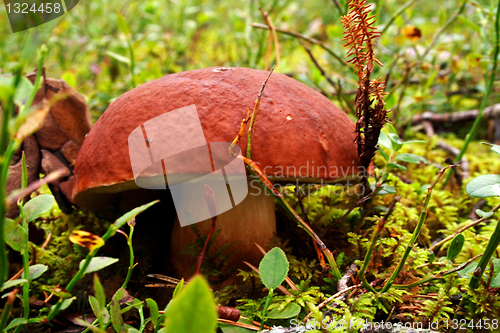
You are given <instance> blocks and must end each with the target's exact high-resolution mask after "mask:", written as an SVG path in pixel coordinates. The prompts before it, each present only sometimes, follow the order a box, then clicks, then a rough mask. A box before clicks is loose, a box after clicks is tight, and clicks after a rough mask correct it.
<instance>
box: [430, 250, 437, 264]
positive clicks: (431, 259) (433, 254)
mask: <svg viewBox="0 0 500 333" xmlns="http://www.w3.org/2000/svg"><path fill="white" fill-rule="evenodd" d="M435 259H436V254H435V253H434V252H433V251H430V250H429V262H430V263H431V264H432V263H433V262H434V260H435Z"/></svg>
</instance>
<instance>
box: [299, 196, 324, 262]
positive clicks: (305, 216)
mask: <svg viewBox="0 0 500 333" xmlns="http://www.w3.org/2000/svg"><path fill="white" fill-rule="evenodd" d="M295 195H296V196H297V202H298V203H299V207H300V210H301V211H302V214H303V215H304V221H305V222H306V223H307V224H311V222H310V221H309V217H308V216H307V212H306V208H305V207H304V203H303V202H302V198H301V197H300V191H299V187H298V186H297V187H296V188H295ZM313 244H314V248H315V249H316V254H317V255H318V260H319V263H320V265H321V268H326V262H325V257H324V256H323V252H321V249H320V248H319V246H318V244H317V243H316V242H313Z"/></svg>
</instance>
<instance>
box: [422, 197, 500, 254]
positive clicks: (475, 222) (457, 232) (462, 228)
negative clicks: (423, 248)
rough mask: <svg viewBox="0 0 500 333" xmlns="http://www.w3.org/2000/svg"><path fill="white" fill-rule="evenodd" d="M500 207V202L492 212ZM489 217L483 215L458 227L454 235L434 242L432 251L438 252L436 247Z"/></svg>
mask: <svg viewBox="0 0 500 333" xmlns="http://www.w3.org/2000/svg"><path fill="white" fill-rule="evenodd" d="M498 209H500V204H498V205H496V206H495V207H494V208H493V209H492V210H491V212H492V213H494V212H496V211H497V210H498ZM488 219H489V217H482V218H480V219H479V220H476V221H474V222H471V223H469V224H466V225H464V226H463V227H461V228H460V229H458V230H457V231H455V232H454V233H453V235H450V236H448V237H446V238H445V239H443V240H442V241H440V242H438V243H436V244H434V245H433V246H432V247H431V248H430V249H429V250H431V251H433V252H436V249H437V248H438V247H440V246H441V245H443V244H444V243H446V242H449V241H451V240H452V239H453V238H455V236H456V235H458V234H461V233H462V232H464V231H465V230H467V229H469V228H472V227H474V226H476V225H478V224H479V223H481V222H484V221H486V220H488Z"/></svg>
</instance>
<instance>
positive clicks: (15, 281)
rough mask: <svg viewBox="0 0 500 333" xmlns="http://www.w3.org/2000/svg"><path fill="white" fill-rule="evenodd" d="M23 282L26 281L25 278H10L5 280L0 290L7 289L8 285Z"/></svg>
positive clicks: (11, 285)
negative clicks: (10, 279)
mask: <svg viewBox="0 0 500 333" xmlns="http://www.w3.org/2000/svg"><path fill="white" fill-rule="evenodd" d="M25 282H27V280H25V279H16V280H12V281H6V282H4V283H3V285H2V288H1V289H0V291H4V290H5V289H9V288H10V287H14V286H17V285H19V284H22V283H25Z"/></svg>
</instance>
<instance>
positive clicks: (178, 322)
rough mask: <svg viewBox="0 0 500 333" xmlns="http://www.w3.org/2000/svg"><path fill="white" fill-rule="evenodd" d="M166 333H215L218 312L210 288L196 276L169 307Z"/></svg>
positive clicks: (203, 280)
mask: <svg viewBox="0 0 500 333" xmlns="http://www.w3.org/2000/svg"><path fill="white" fill-rule="evenodd" d="M166 317H167V318H166V320H165V331H166V332H175V333H194V332H196V333H215V329H216V327H217V310H216V307H215V302H214V298H213V295H212V292H211V291H210V287H209V285H208V283H207V282H206V280H205V279H204V278H203V277H201V276H199V275H198V276H195V277H194V278H193V279H191V280H190V281H189V283H188V284H187V285H186V286H185V287H184V288H183V289H182V291H181V292H180V294H179V296H177V297H176V298H175V299H173V300H172V301H171V302H170V304H169V307H168V312H167V313H166Z"/></svg>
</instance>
